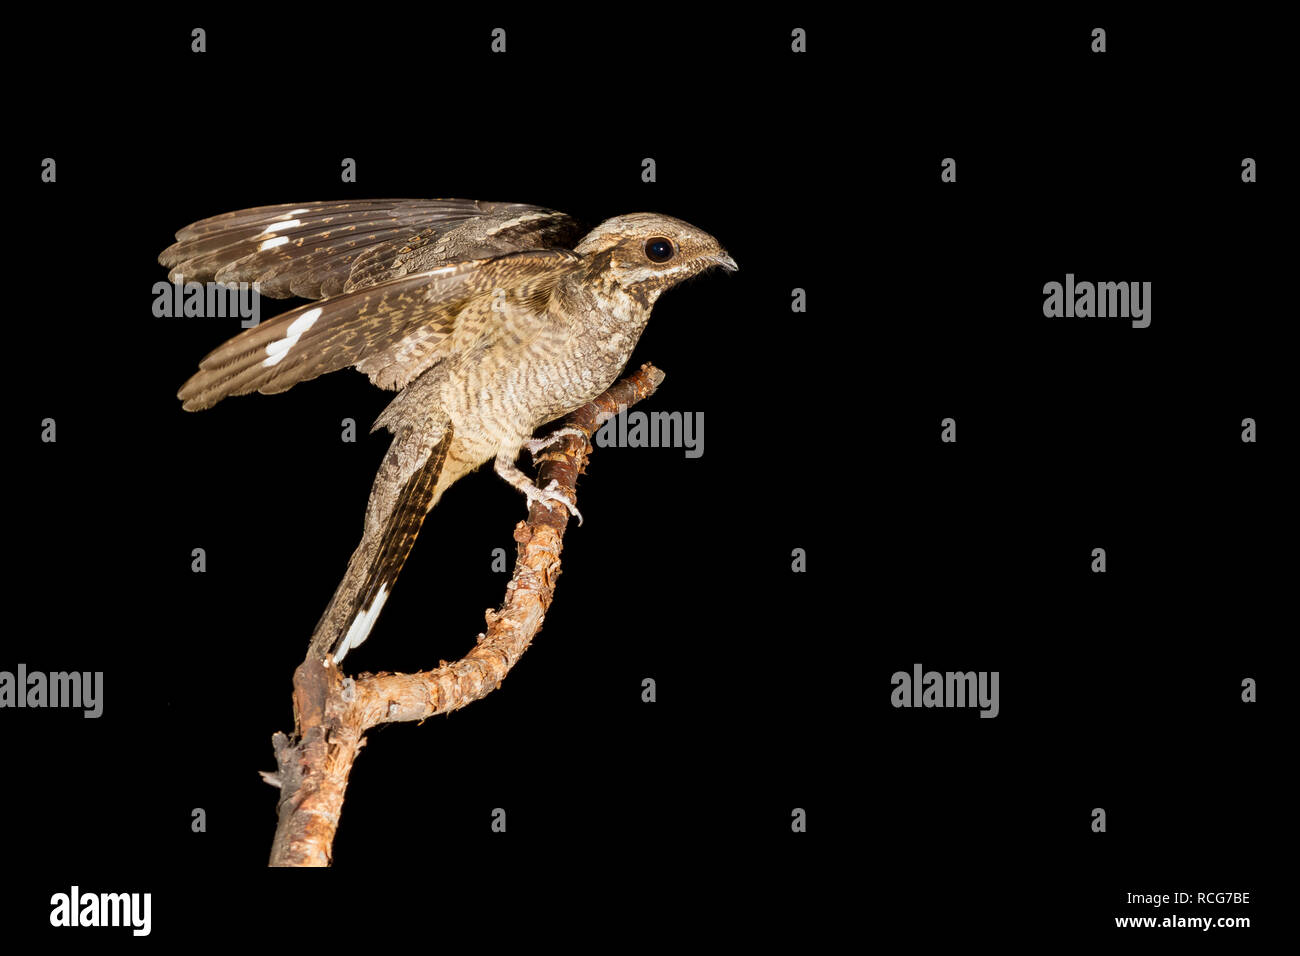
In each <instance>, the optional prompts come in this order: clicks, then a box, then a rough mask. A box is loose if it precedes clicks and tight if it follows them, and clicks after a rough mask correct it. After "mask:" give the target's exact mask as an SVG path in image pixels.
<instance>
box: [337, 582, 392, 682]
mask: <svg viewBox="0 0 1300 956" xmlns="http://www.w3.org/2000/svg"><path fill="white" fill-rule="evenodd" d="M387 600H388V585H387V584H381V585H380V586H379V593H378V594H376V595H375V599H374V600H373V601H372V602H370V607H368V608H366V609H365V610H363V611H362V612H361V613H360V614H358V615H357V616H356V617H355V618H353V620H352V626H351V627H349V628H348V632H347V634H345V635H343V642H342V643H341V644H339V649H338V650H337V651H335V652H334V663H335V664H341V663H342V662H343V658H344V656H345V655H346V654H347V652H348V651H350V650H352V648H354V647H360V646H361V645H362V644H363V643H365V640H366V638H367V637H369V636H370V629H371V628H372V627H374V626H375V619H376V618H377V617H379V612H380V611H381V610H383V608H384V602H385V601H387Z"/></svg>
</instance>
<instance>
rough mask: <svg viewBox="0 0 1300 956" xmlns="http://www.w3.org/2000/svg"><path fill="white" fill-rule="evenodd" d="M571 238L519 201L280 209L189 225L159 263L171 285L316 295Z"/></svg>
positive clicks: (544, 212)
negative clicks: (246, 286) (243, 285)
mask: <svg viewBox="0 0 1300 956" xmlns="http://www.w3.org/2000/svg"><path fill="white" fill-rule="evenodd" d="M579 238H580V231H579V227H578V225H577V223H575V222H574V221H573V220H572V219H571V218H569V217H568V216H566V215H565V214H564V213H561V212H555V211H553V210H550V209H543V208H542V207H540V206H529V205H524V204H522V203H498V202H479V201H476V200H471V199H365V200H359V201H348V202H323V203H298V204H296V205H295V204H293V203H285V204H282V205H278V206H258V207H257V208H254V209H241V210H239V211H237V212H228V213H225V214H223V215H220V216H213V217H212V218H210V219H202V220H200V221H198V222H196V223H193V224H191V225H188V226H186V227H185V228H184V229H182V230H181V231H180V232H178V233H176V240H177V241H176V242H175V243H173V244H172V245H171V246H168V247H167V249H166V250H164V251H163V253H162V254H161V255H160V256H159V257H158V261H159V263H161V264H162V265H164V266H166V267H167V268H168V269H169V270H170V272H169V273H168V277H169V278H170V279H171V280H172V281H173V282H180V281H186V282H208V281H215V282H222V283H227V282H248V283H253V282H256V283H258V288H259V290H260V291H261V293H262V294H263V295H267V296H273V297H275V298H279V299H282V298H286V297H287V296H290V295H297V296H302V297H303V298H307V299H321V298H326V297H329V296H334V295H338V294H340V293H342V292H350V291H354V290H356V289H361V288H365V287H367V286H372V285H376V284H378V283H380V282H384V281H386V280H388V279H393V278H400V277H402V276H406V275H410V274H412V273H415V272H426V271H428V270H430V269H434V268H437V267H438V266H442V265H446V264H447V263H449V262H454V261H457V260H460V259H486V258H489V257H491V256H497V255H502V254H505V253H510V252H520V251H524V250H528V249H551V248H569V247H571V246H572V245H573V244H574V243H575V242H576V241H577V240H578V239H579Z"/></svg>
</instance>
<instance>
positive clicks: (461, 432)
mask: <svg viewBox="0 0 1300 956" xmlns="http://www.w3.org/2000/svg"><path fill="white" fill-rule="evenodd" d="M579 236H580V231H579V229H578V227H577V224H576V223H575V222H574V221H573V220H572V219H570V218H569V217H568V216H566V215H565V214H563V213H559V212H554V211H552V210H549V209H543V208H541V207H538V206H528V205H521V204H518V203H491V202H476V201H471V200H461V199H435V200H412V199H398V200H362V201H355V202H354V201H349V202H325V203H301V204H298V205H294V204H285V205H278V206H260V207H258V208H255V209H244V210H240V211H238V212H231V213H226V214H225V215H221V216H214V217H212V218H210V219H204V220H201V221H199V222H196V223H194V224H193V225H190V226H186V227H185V228H184V229H182V230H181V231H180V232H178V233H177V234H176V239H177V241H176V242H175V243H174V244H173V245H171V246H169V247H168V248H167V249H166V250H165V251H164V252H163V253H162V255H160V256H159V262H160V263H161V264H162V265H164V266H167V267H168V268H169V269H170V273H169V277H170V278H171V280H172V281H173V282H181V281H186V282H188V281H197V282H204V281H216V282H219V283H235V282H248V283H254V284H255V285H254V288H256V289H259V290H260V292H261V294H262V295H267V296H274V297H277V298H284V297H287V296H290V295H296V296H302V297H304V298H308V299H315V300H317V302H316V303H315V304H309V305H304V306H301V307H299V308H296V309H292V310H291V311H289V312H286V313H284V314H283V315H280V316H277V317H275V318H273V319H270V320H268V321H266V322H263V323H261V324H260V325H258V326H256V327H254V328H251V329H248V330H247V331H245V332H243V333H241V334H240V335H237V336H235V337H234V338H232V339H231V340H230V341H228V342H226V343H225V344H224V345H222V346H220V347H219V348H217V349H216V350H215V351H213V352H211V353H210V354H209V355H208V356H207V357H206V358H204V359H203V360H202V362H200V363H199V371H198V372H197V373H195V375H194V376H193V377H192V378H190V380H189V381H188V382H186V383H185V384H184V385H183V386H182V387H181V390H180V392H179V393H178V396H177V397H178V398H180V399H181V400H182V401H183V402H184V407H185V408H186V409H187V410H189V411H196V410H198V409H202V408H209V407H211V406H212V405H215V404H216V403H217V402H219V401H220V400H221V399H223V398H225V397H226V396H228V395H243V394H246V393H248V392H253V391H258V392H263V393H272V392H282V391H284V390H286V389H288V388H290V387H292V386H293V385H295V384H297V383H298V382H302V381H306V380H307V379H311V378H315V377H316V376H318V375H322V374H324V373H325V372H332V371H334V370H336V369H340V368H344V367H346V366H353V367H354V368H356V369H358V370H359V371H362V372H365V373H366V375H368V376H369V377H370V381H371V382H373V383H374V384H376V385H378V386H379V387H380V388H386V389H396V390H398V394H397V397H396V398H394V399H393V401H392V402H391V403H390V404H389V405H388V407H387V408H386V409H384V411H383V412H382V413H381V414H380V415H379V417H378V419H376V421H375V424H374V428H373V429H372V431H373V430H376V429H378V428H380V427H381V426H382V427H384V428H387V429H388V430H389V431H390V432H392V434H393V440H392V444H391V445H390V447H389V449H388V452H387V454H386V455H385V456H384V460H383V463H382V465H381V466H380V468H379V473H378V474H377V475H376V476H375V482H374V485H373V487H372V488H371V491H370V503H369V505H368V507H367V509H366V516H365V527H364V531H363V534H362V538H361V543H360V544H359V545H358V546H357V549H356V551H355V552H353V555H352V558H351V560H350V561H349V562H348V569H347V572H346V573H345V575H344V577H343V580H342V581H341V582H340V584H339V586H338V589H337V590H336V591H335V593H334V597H333V599H332V600H331V601H330V604H329V607H327V608H326V610H325V613H324V615H323V616H322V617H321V619H320V622H319V623H318V624H317V626H316V631H315V634H314V635H313V638H312V645H311V646H312V650H313V652H314V653H316V654H317V655H318V656H320V657H325V656H327V655H332V656H333V658H334V660H335V661H336V662H338V661H342V660H343V658H344V655H346V654H347V652H348V651H349V650H351V649H352V648H354V647H357V646H358V645H359V644H361V642H362V641H364V640H365V639H366V637H367V636H368V635H369V633H370V629H371V628H372V627H373V626H374V623H375V620H376V618H377V617H378V616H379V612H380V611H381V609H382V608H383V606H384V602H385V601H386V600H387V599H388V596H389V594H390V593H391V591H392V587H393V582H394V580H396V578H397V575H398V573H399V572H400V570H401V568H402V564H403V563H404V562H405V560H406V556H407V555H408V554H409V553H410V550H411V547H412V545H413V544H414V542H415V538H416V535H418V534H419V530H420V526H421V524H422V523H423V521H424V518H425V515H426V514H428V512H429V511H430V510H431V509H432V508H433V506H434V505H436V504H437V503H438V499H439V498H440V497H441V496H442V493H443V492H444V491H446V489H447V488H448V487H449V486H450V485H451V484H452V483H453V482H455V481H456V480H457V479H459V478H461V477H462V476H464V475H465V474H467V473H468V472H470V471H472V470H473V469H475V468H477V467H479V466H480V465H482V464H483V463H485V462H487V461H489V460H490V461H492V462H493V463H494V467H495V470H496V473H497V474H498V475H500V476H501V477H502V478H504V479H505V480H506V481H508V482H510V484H511V485H513V486H514V487H515V488H518V489H519V490H520V491H521V492H523V493H524V494H525V495H526V496H527V498H528V501H529V502H530V503H531V502H532V501H535V500H537V501H542V502H545V503H546V505H547V507H552V506H553V503H557V502H558V503H560V504H563V505H564V506H566V507H567V508H569V510H570V511H571V512H573V513H574V514H576V513H577V511H576V509H575V508H574V507H573V503H572V502H570V501H569V500H568V499H567V498H566V497H565V496H563V495H562V494H561V493H559V492H557V491H556V490H555V487H554V482H552V483H551V485H549V486H547V487H546V488H538V487H537V486H536V485H535V484H534V483H533V482H532V481H530V480H529V479H528V477H527V476H526V475H525V474H524V473H523V472H522V471H520V470H519V469H518V468H517V467H516V465H515V460H516V458H517V457H518V455H519V452H520V450H521V449H522V448H523V447H525V445H529V447H531V448H533V449H534V450H535V449H537V448H538V447H540V445H541V444H542V443H538V442H532V443H530V442H529V441H528V439H529V436H531V435H532V434H533V432H534V431H535V430H536V429H537V428H538V427H540V426H541V425H544V424H546V423H547V422H549V421H552V420H554V419H556V418H559V417H560V416H562V415H565V414H567V413H568V412H571V411H573V410H574V409H576V408H579V407H580V406H582V405H584V404H585V403H587V402H589V401H591V400H592V399H593V398H595V397H596V396H598V395H600V394H601V393H602V392H603V391H605V389H607V388H608V387H609V386H610V385H611V384H613V382H614V380H615V379H616V378H617V377H618V375H619V373H620V372H621V371H622V370H623V367H624V365H626V364H627V361H628V358H629V357H630V356H631V354H632V349H633V347H634V346H635V345H636V343H637V340H638V338H639V337H640V335H641V332H642V330H644V328H645V326H646V322H647V321H648V320H649V318H650V311H651V309H652V308H653V307H654V304H655V301H656V300H657V299H658V298H659V296H660V295H661V294H662V293H663V292H664V290H666V289H669V288H671V287H672V286H674V285H676V284H677V283H679V282H681V281H682V280H683V279H686V278H689V277H690V276H693V275H697V274H698V273H700V272H703V271H704V270H705V269H709V268H711V267H713V266H722V267H723V268H724V269H727V270H732V271H734V270H735V269H736V263H735V261H734V260H732V258H731V257H730V256H729V255H727V253H726V252H725V251H724V250H723V249H722V247H721V246H720V245H719V244H718V242H717V240H716V239H714V238H713V237H712V236H710V235H709V234H708V233H706V232H704V231H702V230H700V229H697V228H696V227H694V226H692V225H690V224H688V223H685V222H682V221H681V220H680V219H673V218H672V217H670V216H661V215H655V214H651V213H633V214H631V215H627V216H617V217H615V218H613V219H609V220H606V221H605V222H603V223H601V224H600V225H599V226H597V227H596V228H595V229H593V230H592V231H591V232H589V233H587V234H586V235H585V236H581V238H579ZM575 240H577V241H576V244H574V243H575Z"/></svg>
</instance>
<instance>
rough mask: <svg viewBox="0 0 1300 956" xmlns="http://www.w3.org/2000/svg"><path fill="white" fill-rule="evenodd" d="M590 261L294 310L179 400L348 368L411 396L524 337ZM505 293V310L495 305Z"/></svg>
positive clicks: (490, 271)
mask: <svg viewBox="0 0 1300 956" xmlns="http://www.w3.org/2000/svg"><path fill="white" fill-rule="evenodd" d="M582 262H583V259H582V257H581V256H579V255H578V254H577V253H573V252H569V251H567V250H563V249H550V250H533V251H528V252H518V253H510V254H507V255H503V256H496V257H493V258H490V259H471V260H466V261H461V262H456V263H453V264H451V265H448V266H442V267H439V268H437V269H432V270H429V271H426V272H418V273H415V274H413V275H407V276H403V277H401V278H396V279H389V280H388V281H386V282H381V283H379V284H378V285H370V286H366V287H364V288H361V289H358V290H356V291H353V292H345V293H342V294H340V295H337V296H332V297H330V298H326V299H322V300H321V301H320V302H318V303H316V304H308V305H304V306H301V307H299V308H297V309H292V310H290V311H289V312H286V313H284V314H283V315H279V316H276V317H275V318H274V319H270V320H269V321H266V322H263V323H261V324H260V325H258V326H256V327H254V328H251V329H248V330H247V331H245V332H243V333H241V334H239V335H237V336H235V337H234V338H232V339H230V340H229V341H227V342H226V343H225V344H223V345H221V346H219V347H218V348H216V349H215V350H213V351H212V352H210V353H209V354H208V355H207V356H206V357H205V358H204V359H203V360H202V361H201V362H200V363H199V371H198V372H197V373H195V374H194V375H193V376H192V377H191V378H190V379H189V381H187V382H186V383H185V384H184V385H183V386H182V387H181V389H180V391H179V392H178V393H177V397H178V398H180V399H181V401H182V402H184V407H185V409H186V410H187V411H197V410H198V409H202V408H209V407H211V406H212V405H215V404H216V403H217V402H219V401H220V400H221V399H223V398H225V397H227V396H229V395H244V394H247V393H249V392H254V391H257V392H262V393H264V394H272V393H275V392H283V391H285V390H286V389H288V388H291V387H292V386H294V385H296V384H297V383H298V382H304V381H308V380H309V379H313V378H316V377H317V376H319V375H323V374H325V373H327V372H332V371H335V370H337V369H341V368H346V367H348V366H355V367H356V368H357V369H359V370H360V371H362V372H364V373H366V374H367V375H368V376H370V380H371V381H372V382H373V383H374V384H376V385H378V386H379V387H381V388H394V389H397V388H402V387H404V386H405V385H406V384H407V383H409V382H410V381H411V380H412V379H414V378H415V377H416V376H417V375H419V374H421V373H422V372H424V371H426V370H428V369H429V368H431V367H432V366H433V365H434V364H436V363H437V362H440V361H443V360H445V359H447V358H449V357H450V356H452V355H453V354H455V353H456V352H457V351H464V350H466V349H468V348H470V347H473V346H474V345H475V344H477V343H479V342H481V340H482V339H483V338H484V337H491V336H494V335H500V334H513V335H516V336H517V335H519V334H520V330H519V329H518V328H515V327H512V325H511V322H512V316H519V315H524V316H533V315H537V314H539V313H541V312H543V311H544V310H545V305H546V300H547V299H548V298H549V296H550V294H551V292H552V291H553V290H554V288H555V285H556V283H558V282H559V280H560V279H561V278H562V277H563V276H564V275H566V274H567V273H568V272H569V271H571V270H573V269H575V268H579V267H580V264H581V263H582ZM498 290H504V292H505V300H504V301H505V304H506V305H507V306H508V308H506V309H504V310H501V309H496V308H493V307H492V304H491V301H490V300H491V299H492V298H493V297H494V296H496V295H497V291H498ZM516 307H517V308H516ZM466 315H470V316H472V320H468V319H465V318H464V317H465V316H466ZM525 321H527V320H525Z"/></svg>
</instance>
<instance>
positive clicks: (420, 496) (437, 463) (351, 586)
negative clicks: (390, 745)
mask: <svg viewBox="0 0 1300 956" xmlns="http://www.w3.org/2000/svg"><path fill="white" fill-rule="evenodd" d="M452 439H453V429H452V426H451V424H450V423H448V424H447V426H446V431H445V433H444V434H443V436H442V439H441V440H440V441H439V442H438V443H437V444H436V445H435V446H434V447H433V450H432V451H431V452H430V454H429V457H428V458H427V459H426V460H425V462H424V464H423V465H422V466H421V467H420V468H419V469H417V470H416V471H415V472H414V473H413V474H412V475H411V476H410V477H409V478H407V480H406V483H405V484H404V485H403V486H402V488H401V491H400V492H399V493H398V494H397V497H396V500H395V501H394V502H393V503H392V506H391V507H389V508H384V509H381V510H383V511H384V512H385V514H384V515H383V516H382V517H380V518H379V520H378V521H372V516H370V515H368V516H367V521H366V531H365V534H364V535H363V536H362V539H361V543H360V544H359V545H358V546H357V549H356V551H354V552H353V553H352V558H351V559H350V560H349V561H348V570H347V573H346V574H344V576H343V580H342V581H341V582H339V586H338V589H337V590H336V591H335V592H334V597H333V598H332V599H331V600H330V603H329V607H327V608H326V609H325V613H324V614H323V615H321V619H320V621H319V623H317V625H316V630H315V632H314V633H313V635H312V642H311V649H312V652H313V653H314V654H315V655H316V656H317V657H326V656H329V655H332V656H333V657H334V661H335V663H338V662H341V661H342V660H343V657H344V655H346V654H347V652H348V651H350V650H351V649H352V648H354V647H357V646H359V645H360V644H361V643H362V642H363V641H364V640H365V639H366V638H367V637H369V636H370V629H371V628H372V627H374V624H375V620H376V619H377V618H378V617H379V612H380V611H381V610H383V607H384V602H385V601H387V600H388V595H389V594H390V593H391V591H392V589H393V582H394V581H396V580H397V575H398V574H399V573H400V572H401V570H402V565H404V564H405V563H406V558H407V555H409V554H410V553H411V548H412V546H414V544H415V539H416V537H417V536H418V535H419V533H420V526H421V525H423V524H424V518H425V516H426V515H427V514H428V513H429V512H430V511H431V510H432V509H433V506H434V505H435V504H437V502H438V499H439V498H441V497H442V493H443V491H444V490H446V488H447V487H448V486H449V485H450V484H451V482H452V481H454V480H455V479H456V478H457V477H459V475H452V474H447V473H444V471H445V469H444V466H445V465H446V462H447V454H448V451H449V450H450V449H451V445H452ZM400 440H401V439H400V438H399V439H397V440H395V441H394V445H396V444H397V442H398V441H400ZM392 454H393V453H392V452H390V453H389V455H390V456H392ZM384 477H385V476H384V471H383V469H381V470H380V474H379V475H378V476H376V478H375V490H374V491H372V493H371V502H370V506H371V509H372V512H373V511H374V510H376V508H377V505H378V504H379V503H378V502H377V500H376V499H377V498H378V497H379V496H380V495H381V491H382V484H381V483H382V482H383V480H384ZM440 479H441V480H440Z"/></svg>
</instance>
